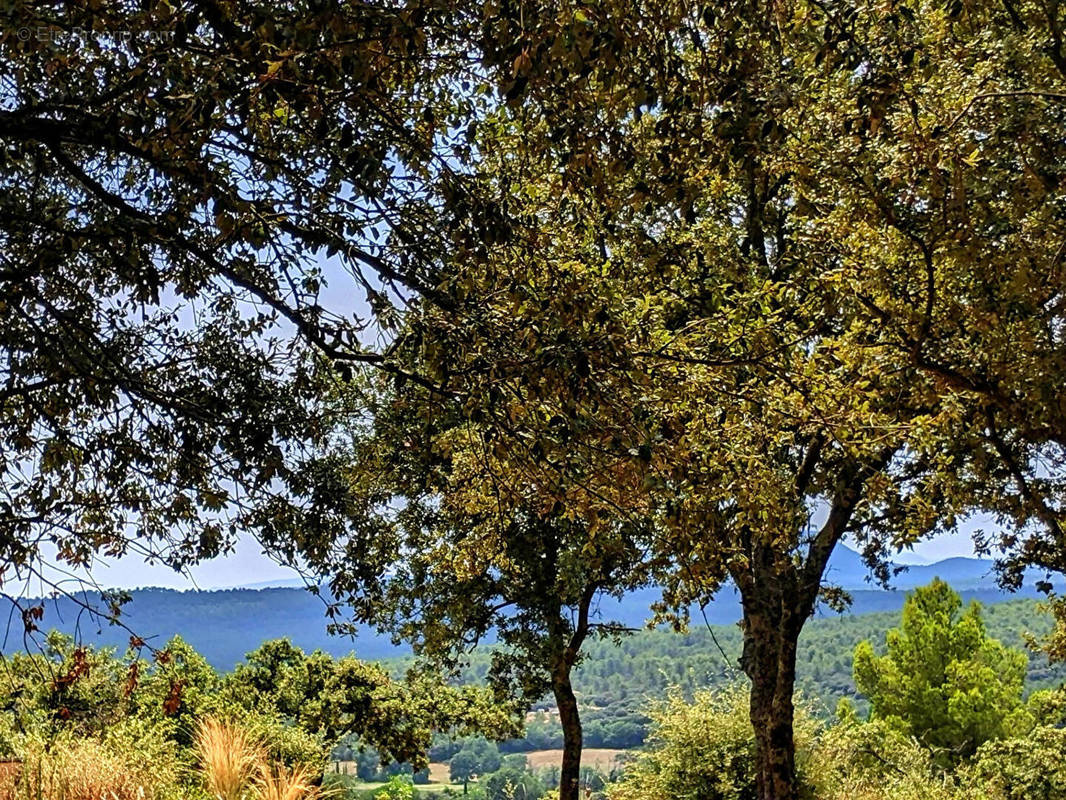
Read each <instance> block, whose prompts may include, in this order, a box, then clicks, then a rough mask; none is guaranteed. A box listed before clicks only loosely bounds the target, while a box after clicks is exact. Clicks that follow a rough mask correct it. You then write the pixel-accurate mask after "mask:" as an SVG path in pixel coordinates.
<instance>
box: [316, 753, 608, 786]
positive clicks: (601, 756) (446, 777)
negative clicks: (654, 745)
mask: <svg viewBox="0 0 1066 800" xmlns="http://www.w3.org/2000/svg"><path fill="white" fill-rule="evenodd" d="M625 753H626V751H625V750H612V749H610V748H606V747H591V748H587V749H585V750H583V751H582V753H581V764H582V765H583V766H588V767H595V768H596V769H598V770H602V771H603V772H610V771H611V770H612V769H614V768H615V767H618V766H620V764H621V761H620V759H621V757H622V756H624V755H625ZM523 755H524V756H525V757H526V766H527V768H528V769H531V770H538V769H544V768H546V767H558V766H559V764H560V763H561V761H562V758H563V751H562V750H558V749H556V750H532V751H530V752H528V753H523ZM335 763H336V767H337V771H339V772H340V773H342V774H348V775H354V774H355V762H354V761H340V762H335ZM384 785H385V784H384V783H370V782H367V783H360V784H358V786H357V787H356V788H358V789H359V790H360V791H373V790H374V789H380V788H381V787H382V786H384ZM451 785H453V784H452V783H451V781H450V771H449V768H448V764H447V763H445V762H443V761H434V762H433V763H431V764H430V765H429V783H422V784H418V785H417V786H416V788H417V789H418V791H420V792H426V793H433V792H440V791H443V790H444V788H445V787H447V786H451Z"/></svg>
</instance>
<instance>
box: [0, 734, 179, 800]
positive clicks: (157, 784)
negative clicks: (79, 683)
mask: <svg viewBox="0 0 1066 800" xmlns="http://www.w3.org/2000/svg"><path fill="white" fill-rule="evenodd" d="M162 752H163V751H162V750H156V751H155V752H154V753H153V752H152V751H151V750H139V749H137V748H133V747H125V748H116V747H114V746H112V745H110V744H106V743H104V742H102V741H100V740H99V739H92V738H73V737H70V738H68V737H64V738H62V739H59V740H56V741H53V742H47V743H46V742H45V741H44V740H43V739H36V738H35V739H28V740H26V741H24V742H23V743H22V759H23V761H22V769H21V772H20V774H19V775H18V776H17V778H16V776H15V775H11V776H10V777H11V778H12V779H14V780H13V784H10V785H9V786H7V787H4V788H5V792H4V794H5V796H8V797H11V798H13V799H14V800H101V798H107V800H164V798H172V797H174V796H176V794H177V788H176V787H177V778H178V766H177V763H176V762H175V761H174V760H173V759H169V758H163V757H160V754H161V753H162Z"/></svg>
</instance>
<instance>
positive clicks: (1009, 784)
mask: <svg viewBox="0 0 1066 800" xmlns="http://www.w3.org/2000/svg"><path fill="white" fill-rule="evenodd" d="M968 773H969V775H968V777H969V782H970V783H971V785H973V786H974V787H975V788H981V789H982V790H983V791H984V792H985V793H986V795H985V796H987V797H994V798H996V800H1060V799H1061V798H1063V797H1066V730H1063V729H1061V728H1052V727H1047V726H1040V727H1037V728H1034V729H1033V730H1032V731H1031V732H1030V733H1029V735H1028V736H1025V737H1021V738H1015V739H1003V740H1000V741H992V742H986V743H985V744H983V745H981V747H980V748H979V749H978V751H977V755H976V756H975V758H974V761H973V764H972V765H971V767H970V769H969V770H968Z"/></svg>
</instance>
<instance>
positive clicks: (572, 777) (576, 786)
mask: <svg viewBox="0 0 1066 800" xmlns="http://www.w3.org/2000/svg"><path fill="white" fill-rule="evenodd" d="M552 692H553V694H554V695H555V705H556V707H557V708H558V709H559V722H560V723H561V724H562V727H563V764H562V768H561V769H560V771H559V800H578V798H579V797H580V789H581V786H580V784H581V746H582V735H581V716H580V714H579V713H578V710H577V698H576V697H574V689H573V687H572V686H571V684H570V668H569V667H568V666H566V665H560V667H558V668H557V669H556V670H555V673H554V674H553V675H552Z"/></svg>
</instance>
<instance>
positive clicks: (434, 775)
mask: <svg viewBox="0 0 1066 800" xmlns="http://www.w3.org/2000/svg"><path fill="white" fill-rule="evenodd" d="M429 780H430V782H431V783H448V782H450V780H451V772H450V771H449V767H448V765H447V764H445V763H443V762H441V761H434V762H433V763H431V764H430V765H429Z"/></svg>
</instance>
